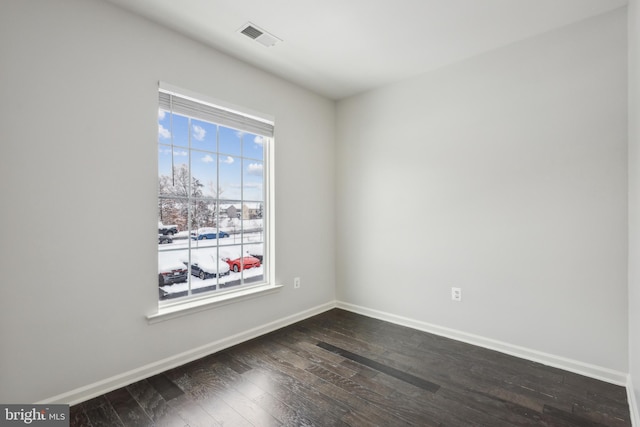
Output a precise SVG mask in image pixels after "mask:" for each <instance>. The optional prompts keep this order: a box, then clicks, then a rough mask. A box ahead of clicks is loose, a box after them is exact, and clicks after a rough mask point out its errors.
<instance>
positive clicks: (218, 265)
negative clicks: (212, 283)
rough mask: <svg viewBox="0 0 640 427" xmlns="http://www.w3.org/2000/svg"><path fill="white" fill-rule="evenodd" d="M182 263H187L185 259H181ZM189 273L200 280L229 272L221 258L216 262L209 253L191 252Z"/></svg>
mask: <svg viewBox="0 0 640 427" xmlns="http://www.w3.org/2000/svg"><path fill="white" fill-rule="evenodd" d="M182 263H183V264H184V265H189V262H188V261H187V260H186V259H183V260H182ZM191 274H192V275H193V276H197V277H199V278H200V279H202V280H206V279H211V278H214V277H218V276H226V275H228V274H229V266H228V265H227V264H226V263H225V262H224V261H223V260H219V262H216V260H215V258H214V257H212V256H210V255H203V256H199V255H196V254H191Z"/></svg>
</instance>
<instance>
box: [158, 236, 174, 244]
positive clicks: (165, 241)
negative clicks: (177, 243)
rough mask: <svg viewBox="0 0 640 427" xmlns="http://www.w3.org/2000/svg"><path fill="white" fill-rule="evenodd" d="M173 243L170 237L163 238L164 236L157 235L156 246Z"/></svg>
mask: <svg viewBox="0 0 640 427" xmlns="http://www.w3.org/2000/svg"><path fill="white" fill-rule="evenodd" d="M164 243H173V239H172V238H171V236H165V235H164V234H158V244H159V245H162V244H164Z"/></svg>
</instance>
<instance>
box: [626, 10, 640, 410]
mask: <svg viewBox="0 0 640 427" xmlns="http://www.w3.org/2000/svg"><path fill="white" fill-rule="evenodd" d="M628 13H629V371H630V373H631V379H632V384H633V387H634V389H635V393H634V394H635V399H636V400H635V402H633V403H632V405H633V406H632V407H635V410H636V411H637V410H638V407H639V406H640V402H638V400H637V399H638V398H640V264H639V263H638V257H640V120H639V119H638V115H640V2H639V1H638V0H631V1H630V2H629V11H628ZM639 416H640V414H638V412H636V417H639ZM636 421H637V422H640V418H636Z"/></svg>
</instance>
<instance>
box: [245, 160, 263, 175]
mask: <svg viewBox="0 0 640 427" xmlns="http://www.w3.org/2000/svg"><path fill="white" fill-rule="evenodd" d="M262 169H263V168H262V163H251V164H249V167H248V168H247V172H248V173H249V175H262Z"/></svg>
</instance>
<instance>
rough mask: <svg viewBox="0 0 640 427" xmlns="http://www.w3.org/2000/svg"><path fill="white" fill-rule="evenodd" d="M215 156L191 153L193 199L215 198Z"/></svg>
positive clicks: (204, 153)
mask: <svg viewBox="0 0 640 427" xmlns="http://www.w3.org/2000/svg"><path fill="white" fill-rule="evenodd" d="M216 157H217V156H216V154H215V153H207V152H203V151H195V150H192V151H191V176H192V177H193V181H192V185H193V196H194V197H217V194H218V178H217V173H218V172H217V170H216V169H217V167H216Z"/></svg>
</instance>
